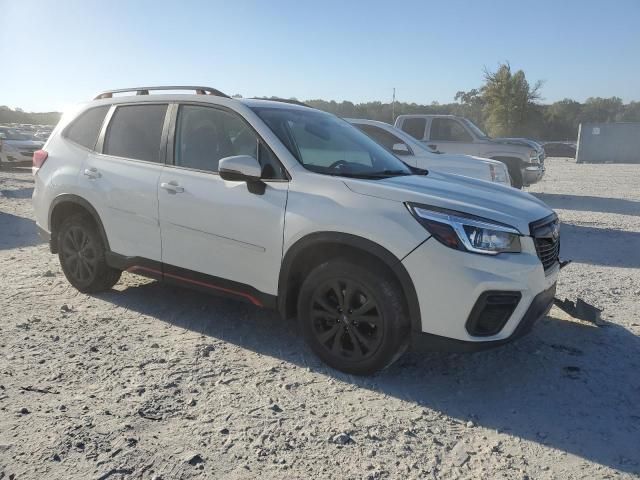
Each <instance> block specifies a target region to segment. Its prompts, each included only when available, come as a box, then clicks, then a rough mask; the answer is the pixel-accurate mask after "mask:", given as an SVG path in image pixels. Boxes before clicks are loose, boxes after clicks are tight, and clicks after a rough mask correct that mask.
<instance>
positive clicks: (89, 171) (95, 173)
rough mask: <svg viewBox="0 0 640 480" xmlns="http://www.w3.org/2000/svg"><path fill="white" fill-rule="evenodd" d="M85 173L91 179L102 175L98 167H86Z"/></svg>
mask: <svg viewBox="0 0 640 480" xmlns="http://www.w3.org/2000/svg"><path fill="white" fill-rule="evenodd" d="M84 175H85V176H87V177H89V178H91V179H95V178H100V177H101V176H102V174H101V173H100V172H99V171H98V169H97V168H96V167H91V168H85V170H84Z"/></svg>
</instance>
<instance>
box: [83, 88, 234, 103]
mask: <svg viewBox="0 0 640 480" xmlns="http://www.w3.org/2000/svg"><path fill="white" fill-rule="evenodd" d="M150 90H193V91H195V92H196V95H214V96H216V97H225V98H231V97H229V95H225V94H224V93H222V92H221V91H220V90H216V89H215V88H211V87H198V86H189V85H169V86H158V87H136V88H120V89H118V90H107V91H105V92H102V93H100V94H99V95H97V96H96V97H95V98H94V100H102V99H103V98H113V94H114V93H125V92H136V95H149V91H150Z"/></svg>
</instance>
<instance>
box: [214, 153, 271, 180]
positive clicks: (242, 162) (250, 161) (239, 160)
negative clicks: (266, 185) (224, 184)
mask: <svg viewBox="0 0 640 480" xmlns="http://www.w3.org/2000/svg"><path fill="white" fill-rule="evenodd" d="M261 172H262V169H261V168H260V164H259V163H258V160H256V159H255V158H253V157H252V156H250V155H235V156H233V157H226V158H221V159H220V162H219V163H218V173H219V174H220V177H221V178H222V179H223V180H228V181H231V182H247V183H250V182H258V181H259V180H260V177H261Z"/></svg>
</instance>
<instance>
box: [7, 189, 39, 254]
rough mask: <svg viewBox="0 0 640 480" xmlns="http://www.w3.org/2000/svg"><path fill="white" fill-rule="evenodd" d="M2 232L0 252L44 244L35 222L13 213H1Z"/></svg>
mask: <svg viewBox="0 0 640 480" xmlns="http://www.w3.org/2000/svg"><path fill="white" fill-rule="evenodd" d="M14 191H15V190H14ZM0 232H2V235H1V236H0V250H11V249H13V248H20V247H31V246H34V245H38V244H40V243H42V240H40V237H39V236H38V230H37V228H36V223H35V222H34V221H33V220H31V219H29V218H24V217H19V216H17V215H12V214H11V213H6V212H2V211H0Z"/></svg>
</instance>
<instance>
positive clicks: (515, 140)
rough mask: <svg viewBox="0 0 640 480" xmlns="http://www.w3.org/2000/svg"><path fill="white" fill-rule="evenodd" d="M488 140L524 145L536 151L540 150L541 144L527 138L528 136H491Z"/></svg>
mask: <svg viewBox="0 0 640 480" xmlns="http://www.w3.org/2000/svg"><path fill="white" fill-rule="evenodd" d="M490 141H491V142H492V143H499V144H501V145H522V146H525V147H531V148H533V149H534V150H535V151H537V152H539V151H541V150H542V145H540V144H539V143H538V142H536V141H534V140H529V139H528V138H492V139H491V140H490Z"/></svg>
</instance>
